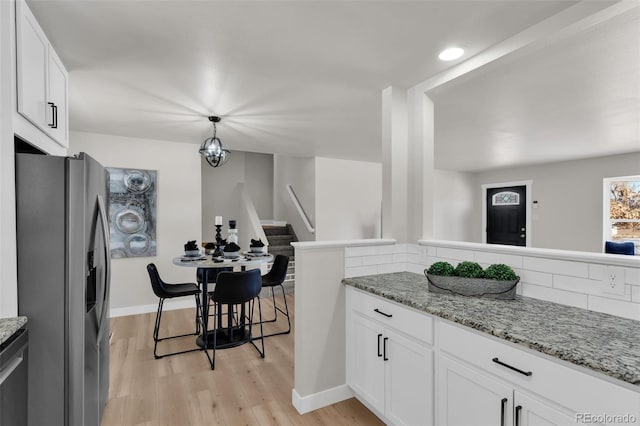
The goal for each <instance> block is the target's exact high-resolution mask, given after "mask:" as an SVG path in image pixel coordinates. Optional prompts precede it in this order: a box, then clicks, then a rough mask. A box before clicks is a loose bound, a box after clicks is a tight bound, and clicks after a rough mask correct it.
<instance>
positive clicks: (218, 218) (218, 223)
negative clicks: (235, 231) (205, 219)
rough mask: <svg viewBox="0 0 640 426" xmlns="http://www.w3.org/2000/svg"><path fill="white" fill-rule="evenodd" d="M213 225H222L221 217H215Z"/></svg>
mask: <svg viewBox="0 0 640 426" xmlns="http://www.w3.org/2000/svg"><path fill="white" fill-rule="evenodd" d="M213 224H214V225H222V216H216V219H215V222H214V223H213Z"/></svg>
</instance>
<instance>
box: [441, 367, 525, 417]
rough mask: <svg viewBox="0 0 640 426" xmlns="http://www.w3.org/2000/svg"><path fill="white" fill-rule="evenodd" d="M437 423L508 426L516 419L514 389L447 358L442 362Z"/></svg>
mask: <svg viewBox="0 0 640 426" xmlns="http://www.w3.org/2000/svg"><path fill="white" fill-rule="evenodd" d="M438 361H439V362H438V372H437V374H438V381H437V385H436V395H437V398H436V404H437V407H436V416H437V421H436V424H438V425H442V426H468V425H475V426H507V425H511V424H512V420H513V401H512V395H513V390H512V388H511V387H510V386H507V385H506V384H504V383H502V382H500V381H498V380H496V379H493V378H492V377H490V376H488V375H486V374H484V373H481V372H480V371H479V370H476V369H475V368H471V367H467V366H465V365H462V364H461V363H459V362H458V361H455V360H453V359H451V358H449V357H447V356H446V355H441V356H440V357H439V360H438Z"/></svg>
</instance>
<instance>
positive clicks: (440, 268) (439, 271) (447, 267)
mask: <svg viewBox="0 0 640 426" xmlns="http://www.w3.org/2000/svg"><path fill="white" fill-rule="evenodd" d="M427 274H431V275H440V276H443V277H450V276H451V275H453V265H451V264H450V263H449V262H436V263H434V264H433V265H431V266H430V267H429V269H427Z"/></svg>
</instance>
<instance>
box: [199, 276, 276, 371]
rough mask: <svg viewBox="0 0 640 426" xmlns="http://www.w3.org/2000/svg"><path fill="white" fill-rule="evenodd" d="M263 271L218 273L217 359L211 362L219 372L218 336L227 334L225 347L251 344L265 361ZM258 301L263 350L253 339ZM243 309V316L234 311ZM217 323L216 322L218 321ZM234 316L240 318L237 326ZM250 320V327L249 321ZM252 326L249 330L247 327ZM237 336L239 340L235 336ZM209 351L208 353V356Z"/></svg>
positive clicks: (215, 305)
mask: <svg viewBox="0 0 640 426" xmlns="http://www.w3.org/2000/svg"><path fill="white" fill-rule="evenodd" d="M261 281H262V280H261V277H260V270H259V269H252V270H249V271H241V272H221V273H219V274H218V279H217V280H216V287H215V289H214V290H213V293H212V295H211V301H212V302H213V309H214V315H213V316H214V321H213V323H214V325H215V326H214V329H213V330H212V337H213V347H212V349H213V357H212V358H209V360H210V361H211V369H212V370H214V369H215V362H216V348H217V347H218V334H219V333H225V334H226V336H225V337H226V340H227V344H226V345H225V347H229V346H235V345H238V344H240V343H243V342H249V343H251V344H252V345H253V347H254V348H255V349H256V351H258V354H260V357H261V358H264V334H263V332H262V305H261V304H260V290H261V289H262V284H261ZM256 301H257V302H258V319H259V321H258V322H257V323H256V324H259V325H260V337H259V338H260V341H261V342H262V345H261V347H262V350H260V349H259V348H258V346H257V345H256V344H255V342H254V340H257V338H254V337H253V334H252V333H253V326H254V322H253V316H254V307H255V302H256ZM247 304H248V305H249V309H248V311H249V312H248V314H247V312H246V305H247ZM223 305H227V309H228V310H227V315H228V318H227V326H226V327H223V326H222V320H221V316H222V315H223V314H224V313H223V312H222V306H223ZM238 307H240V314H238V313H237V311H235V309H234V308H236V309H237V308H238ZM215 317H218V318H217V321H216V318H215ZM232 317H235V318H237V319H238V321H237V322H235V323H234V321H233V320H232ZM247 320H248V322H249V323H248V324H247V322H246V321H247ZM247 326H248V330H247V328H246V327H247ZM234 334H235V337H234ZM208 356H209V352H207V357H208Z"/></svg>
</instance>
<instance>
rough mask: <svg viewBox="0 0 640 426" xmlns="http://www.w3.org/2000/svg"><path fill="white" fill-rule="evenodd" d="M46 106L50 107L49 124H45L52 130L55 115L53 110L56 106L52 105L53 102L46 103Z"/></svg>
mask: <svg viewBox="0 0 640 426" xmlns="http://www.w3.org/2000/svg"><path fill="white" fill-rule="evenodd" d="M47 105H49V106H50V107H51V123H47V126H49V127H51V128H54V129H55V127H53V126H55V125H56V115H55V112H54V111H55V108H56V104H54V103H53V102H47Z"/></svg>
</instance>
